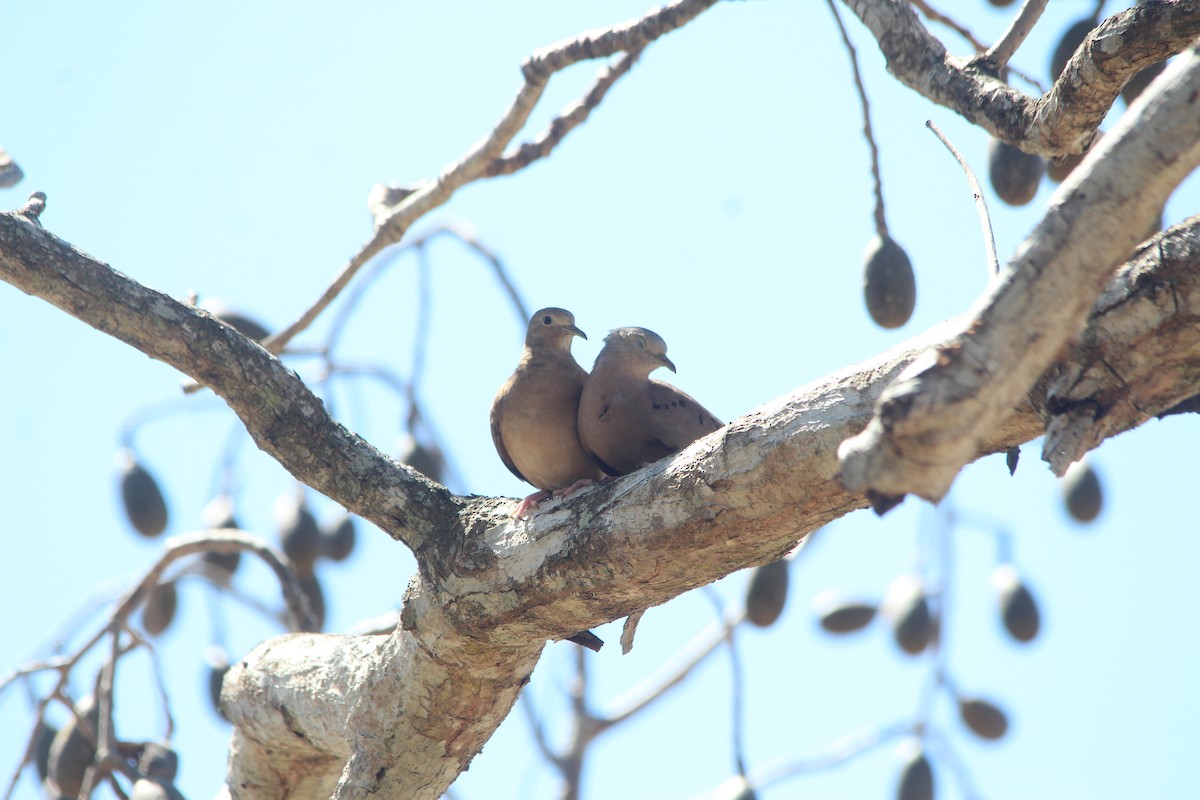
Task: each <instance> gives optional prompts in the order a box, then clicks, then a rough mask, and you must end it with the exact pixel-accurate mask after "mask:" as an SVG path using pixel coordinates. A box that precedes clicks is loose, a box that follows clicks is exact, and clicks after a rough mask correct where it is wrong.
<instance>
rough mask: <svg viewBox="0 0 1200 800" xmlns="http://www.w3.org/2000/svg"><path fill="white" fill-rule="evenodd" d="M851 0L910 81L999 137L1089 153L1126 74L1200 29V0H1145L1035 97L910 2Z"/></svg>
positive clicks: (894, 68)
mask: <svg viewBox="0 0 1200 800" xmlns="http://www.w3.org/2000/svg"><path fill="white" fill-rule="evenodd" d="M843 1H844V2H845V3H846V5H847V6H848V7H849V8H850V9H851V10H853V11H854V13H855V14H857V15H858V17H859V19H860V20H862V22H863V24H864V25H866V27H867V29H868V30H870V31H871V33H872V34H873V35H874V36H875V38H876V40H877V41H878V42H879V49H880V50H881V51H882V53H883V55H884V58H885V59H886V60H887V67H888V71H889V72H891V73H892V74H893V75H894V76H896V78H897V79H899V80H900V81H901V82H902V83H904V84H905V85H906V86H908V87H909V88H910V89H913V90H914V91H916V92H917V93H918V94H920V95H922V96H923V97H926V98H928V99H929V100H932V101H933V102H935V103H937V104H938V105H941V106H945V107H946V108H949V109H951V110H953V111H955V112H957V113H958V114H960V115H961V116H962V117H964V118H965V119H966V120H967V121H969V122H971V123H973V124H975V125H978V126H979V127H981V128H983V129H984V130H985V131H987V132H988V133H990V134H991V135H992V136H994V137H996V138H997V139H1001V140H1003V141H1005V142H1008V143H1009V144H1011V145H1013V146H1015V147H1019V148H1020V149H1021V150H1024V151H1025V152H1027V153H1034V154H1036V155H1042V156H1046V157H1052V156H1062V155H1068V154H1071V153H1081V152H1083V150H1084V149H1085V148H1086V147H1087V145H1088V144H1089V143H1090V142H1091V140H1092V137H1093V136H1094V135H1095V132H1096V130H1097V129H1098V128H1099V126H1100V123H1101V121H1102V120H1103V119H1104V116H1105V115H1106V114H1107V113H1108V110H1109V109H1110V108H1111V107H1112V104H1113V102H1114V101H1115V100H1116V98H1117V95H1118V94H1119V93H1120V90H1121V87H1122V86H1124V85H1125V82H1126V81H1128V80H1129V79H1130V78H1132V77H1133V76H1134V75H1135V74H1136V73H1137V72H1139V71H1140V70H1142V69H1144V68H1145V67H1148V66H1150V65H1151V64H1154V63H1156V62H1159V61H1163V60H1165V59H1166V58H1168V57H1170V56H1172V55H1174V54H1176V53H1179V52H1181V51H1183V50H1184V49H1186V48H1187V47H1188V46H1189V45H1190V44H1191V43H1192V42H1193V41H1194V40H1195V39H1196V37H1197V36H1200V0H1176V1H1175V2H1159V3H1144V4H1141V3H1139V4H1138V5H1135V6H1134V7H1133V8H1130V9H1128V10H1126V11H1122V12H1119V13H1117V14H1114V15H1113V16H1112V17H1110V18H1109V19H1107V20H1105V21H1104V22H1103V23H1101V24H1100V25H1099V26H1098V27H1097V28H1096V29H1095V30H1093V31H1092V32H1091V33H1090V34H1088V37H1087V38H1086V39H1085V40H1084V42H1083V44H1082V45H1080V47H1079V49H1078V50H1077V51H1076V53H1075V55H1074V56H1073V57H1072V58H1071V60H1070V62H1069V63H1068V64H1067V67H1066V69H1064V70H1063V73H1062V75H1061V76H1059V78H1058V80H1057V81H1055V83H1054V86H1052V87H1051V88H1050V91H1049V92H1048V93H1047V94H1045V95H1043V96H1042V97H1041V98H1036V99H1035V98H1031V97H1029V96H1028V95H1025V94H1022V93H1021V92H1019V91H1017V90H1016V89H1013V88H1011V87H1009V86H1007V85H1006V84H1005V83H1004V82H1003V81H1001V80H999V79H998V78H997V77H996V72H997V68H996V65H995V64H993V63H991V62H990V61H988V60H986V58H985V57H983V56H981V57H977V58H974V59H971V60H970V61H964V60H962V59H956V58H954V57H952V56H950V55H949V54H948V53H947V52H946V48H945V46H943V45H942V43H941V42H940V41H938V40H937V39H936V38H935V37H934V36H933V35H932V34H930V33H929V31H928V30H926V29H925V27H924V26H923V25H922V24H921V22H920V20H918V19H917V15H916V13H915V12H914V11H913V10H912V8H911V7H910V6H909V4H908V3H906V2H899V0H843ZM984 55H985V56H986V54H984Z"/></svg>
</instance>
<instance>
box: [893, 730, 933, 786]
mask: <svg viewBox="0 0 1200 800" xmlns="http://www.w3.org/2000/svg"><path fill="white" fill-rule="evenodd" d="M897 755H898V756H899V757H900V759H901V764H902V766H901V767H900V781H899V783H898V785H897V786H896V800H933V767H931V766H930V764H929V759H928V758H927V757H926V755H925V749H924V748H923V747H922V746H921V742H920V741H919V740H916V739H912V740H909V741H907V742H904V743H902V744H901V745H900V747H899V749H898V750H897Z"/></svg>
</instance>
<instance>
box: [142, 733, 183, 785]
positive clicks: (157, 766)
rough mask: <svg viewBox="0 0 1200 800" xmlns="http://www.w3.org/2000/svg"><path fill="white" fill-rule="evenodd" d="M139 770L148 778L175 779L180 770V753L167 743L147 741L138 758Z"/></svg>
mask: <svg viewBox="0 0 1200 800" xmlns="http://www.w3.org/2000/svg"><path fill="white" fill-rule="evenodd" d="M138 772H140V773H141V774H142V776H143V777H146V778H153V779H155V780H159V781H173V780H175V776H176V774H178V772H179V754H178V753H176V752H175V751H174V750H172V749H171V748H170V747H168V746H167V745H165V744H159V743H157V742H146V744H145V746H144V747H143V748H142V756H141V758H139V759H138Z"/></svg>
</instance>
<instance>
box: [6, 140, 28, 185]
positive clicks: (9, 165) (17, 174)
mask: <svg viewBox="0 0 1200 800" xmlns="http://www.w3.org/2000/svg"><path fill="white" fill-rule="evenodd" d="M24 177H25V173H24V172H22V171H21V167H20V166H18V165H17V162H15V161H13V159H12V156H10V155H9V154H8V153H6V152H4V148H3V147H0V189H7V188H9V187H10V186H16V185H17V184H18V183H20V182H21V179H22V178H24Z"/></svg>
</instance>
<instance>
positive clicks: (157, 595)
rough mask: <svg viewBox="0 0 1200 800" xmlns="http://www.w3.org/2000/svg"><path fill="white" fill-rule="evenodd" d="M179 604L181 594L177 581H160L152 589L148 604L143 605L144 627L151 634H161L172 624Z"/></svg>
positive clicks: (147, 599) (147, 600)
mask: <svg viewBox="0 0 1200 800" xmlns="http://www.w3.org/2000/svg"><path fill="white" fill-rule="evenodd" d="M178 606H179V594H178V592H176V590H175V581H169V582H167V583H160V584H158V585H156V586H155V587H154V588H153V589H151V590H150V595H149V596H148V597H147V598H146V604H145V605H144V606H142V627H143V628H145V629H146V633H148V634H150V635H151V636H160V635H162V633H163V631H165V630H166V629H167V628H169V627H170V626H171V622H172V621H173V620H174V619H175V611H176V609H177V608H178Z"/></svg>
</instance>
